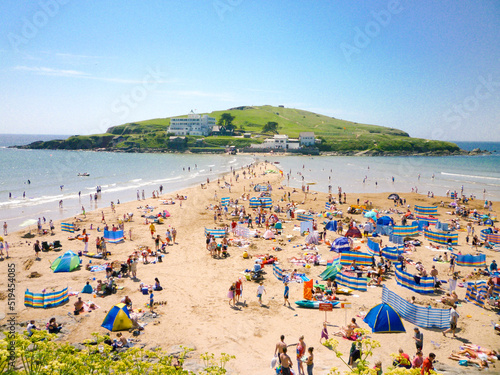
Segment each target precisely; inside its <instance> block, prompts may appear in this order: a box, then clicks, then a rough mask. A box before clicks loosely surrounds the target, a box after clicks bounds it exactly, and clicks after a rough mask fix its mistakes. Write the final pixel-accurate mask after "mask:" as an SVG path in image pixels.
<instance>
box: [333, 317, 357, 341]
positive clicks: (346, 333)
mask: <svg viewBox="0 0 500 375" xmlns="http://www.w3.org/2000/svg"><path fill="white" fill-rule="evenodd" d="M357 328H359V326H358V324H357V323H356V318H352V319H351V323H349V324H348V325H347V327H342V328H341V329H340V331H337V332H335V333H334V335H336V336H342V337H345V338H346V339H350V338H351V337H352V336H353V335H354V330H355V329H357Z"/></svg>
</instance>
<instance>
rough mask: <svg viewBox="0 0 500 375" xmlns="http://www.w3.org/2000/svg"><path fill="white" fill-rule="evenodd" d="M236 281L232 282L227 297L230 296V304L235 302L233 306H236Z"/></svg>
mask: <svg viewBox="0 0 500 375" xmlns="http://www.w3.org/2000/svg"><path fill="white" fill-rule="evenodd" d="M235 296H236V283H232V284H231V286H230V287H229V292H228V293H227V298H229V306H231V302H233V305H232V306H236V300H235Z"/></svg>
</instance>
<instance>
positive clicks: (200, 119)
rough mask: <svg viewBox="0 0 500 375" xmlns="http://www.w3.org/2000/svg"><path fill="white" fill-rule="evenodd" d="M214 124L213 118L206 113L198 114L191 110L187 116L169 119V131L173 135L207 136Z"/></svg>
mask: <svg viewBox="0 0 500 375" xmlns="http://www.w3.org/2000/svg"><path fill="white" fill-rule="evenodd" d="M213 126H215V118H213V117H209V116H208V115H203V116H201V115H198V114H196V113H194V112H193V111H191V112H190V113H189V115H188V117H187V118H172V119H170V127H169V128H168V132H169V133H173V134H175V135H203V136H207V135H209V134H210V132H211V131H212V127H213Z"/></svg>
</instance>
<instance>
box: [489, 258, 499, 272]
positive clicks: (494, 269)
mask: <svg viewBox="0 0 500 375" xmlns="http://www.w3.org/2000/svg"><path fill="white" fill-rule="evenodd" d="M490 271H491V272H492V273H493V272H497V271H498V266H497V261H496V260H495V259H493V260H492V261H491V264H490Z"/></svg>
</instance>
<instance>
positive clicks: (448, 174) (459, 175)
mask: <svg viewBox="0 0 500 375" xmlns="http://www.w3.org/2000/svg"><path fill="white" fill-rule="evenodd" d="M441 174H442V175H445V176H456V177H466V178H477V179H481V180H497V181H500V178H499V177H490V176H474V175H468V174H459V173H448V172H441Z"/></svg>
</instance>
